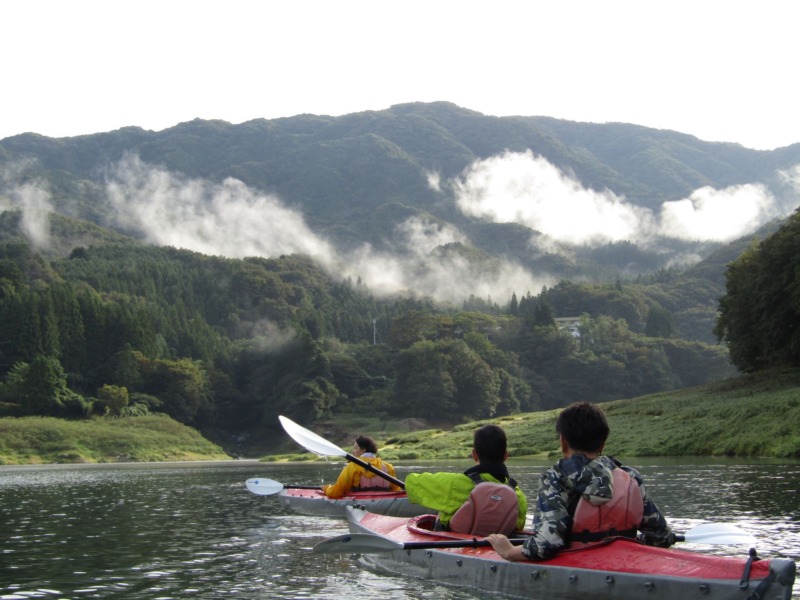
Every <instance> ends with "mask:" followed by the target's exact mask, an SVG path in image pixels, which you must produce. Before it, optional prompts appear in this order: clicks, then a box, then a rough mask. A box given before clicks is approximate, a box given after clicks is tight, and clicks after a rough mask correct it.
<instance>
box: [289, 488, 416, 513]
mask: <svg viewBox="0 0 800 600" xmlns="http://www.w3.org/2000/svg"><path fill="white" fill-rule="evenodd" d="M278 501H279V502H280V503H281V506H283V507H285V508H288V509H289V510H292V511H294V512H297V513H300V514H303V515H311V516H315V517H341V518H344V517H345V516H346V514H347V507H348V506H358V507H363V508H364V509H365V510H368V511H370V512H373V513H376V514H381V515H391V516H395V517H414V516H417V515H424V514H427V513H430V512H431V510H430V509H429V508H425V507H424V506H420V505H419V504H413V503H412V502H409V501H408V496H407V495H406V493H405V492H350V493H349V494H347V495H346V496H344V497H343V498H337V499H332V498H328V497H327V496H325V494H324V493H323V492H322V490H320V489H293V488H287V489H283V490H281V491H280V493H279V494H278Z"/></svg>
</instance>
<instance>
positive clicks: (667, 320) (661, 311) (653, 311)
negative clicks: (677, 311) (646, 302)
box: [644, 304, 673, 338]
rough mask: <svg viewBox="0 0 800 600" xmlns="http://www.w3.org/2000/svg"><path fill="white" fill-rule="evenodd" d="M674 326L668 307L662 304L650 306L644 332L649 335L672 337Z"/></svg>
mask: <svg viewBox="0 0 800 600" xmlns="http://www.w3.org/2000/svg"><path fill="white" fill-rule="evenodd" d="M672 327H673V326H672V315H671V314H670V312H669V311H668V310H667V309H666V308H664V307H663V306H661V305H660V304H656V305H654V306H651V307H650V310H649V311H647V321H646V322H645V325H644V334H645V335H646V336H647V337H660V338H668V337H671V336H672Z"/></svg>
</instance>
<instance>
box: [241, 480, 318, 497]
mask: <svg viewBox="0 0 800 600" xmlns="http://www.w3.org/2000/svg"><path fill="white" fill-rule="evenodd" d="M244 484H245V485H246V486H247V489H248V490H250V491H251V492H253V493H254V494H257V495H258V496H272V495H273V494H278V493H280V492H281V490H321V489H322V488H321V487H320V486H318V485H283V484H282V483H281V482H280V481H275V480H274V479H262V478H260V477H254V478H252V479H248V480H247V481H245V482H244Z"/></svg>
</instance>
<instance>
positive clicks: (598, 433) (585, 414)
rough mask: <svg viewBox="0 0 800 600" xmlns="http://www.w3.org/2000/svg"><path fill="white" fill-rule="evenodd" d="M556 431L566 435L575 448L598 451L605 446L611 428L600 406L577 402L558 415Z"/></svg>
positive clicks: (570, 444)
mask: <svg viewBox="0 0 800 600" xmlns="http://www.w3.org/2000/svg"><path fill="white" fill-rule="evenodd" d="M556 431H557V432H558V433H559V434H560V435H563V436H564V439H565V440H567V444H569V447H570V448H572V449H573V450H577V451H580V452H591V453H597V452H600V451H601V450H602V449H603V446H605V443H606V440H607V439H608V434H609V432H610V431H611V430H610V429H609V427H608V421H607V420H606V415H605V413H603V411H602V409H601V408H600V407H599V406H595V405H594V404H592V403H590V402H576V403H574V404H570V405H569V406H568V407H567V408H565V409H564V410H562V411H561V414H559V415H558V420H557V421H556Z"/></svg>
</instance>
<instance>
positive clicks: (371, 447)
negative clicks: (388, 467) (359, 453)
mask: <svg viewBox="0 0 800 600" xmlns="http://www.w3.org/2000/svg"><path fill="white" fill-rule="evenodd" d="M356 445H357V446H358V447H359V448H361V449H362V450H363V451H364V452H369V453H370V454H377V453H378V444H376V443H375V440H373V439H372V438H371V437H369V436H366V435H360V436H358V437H357V438H356Z"/></svg>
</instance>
